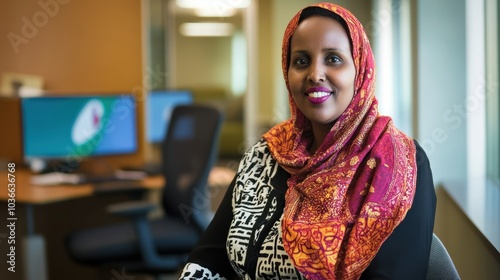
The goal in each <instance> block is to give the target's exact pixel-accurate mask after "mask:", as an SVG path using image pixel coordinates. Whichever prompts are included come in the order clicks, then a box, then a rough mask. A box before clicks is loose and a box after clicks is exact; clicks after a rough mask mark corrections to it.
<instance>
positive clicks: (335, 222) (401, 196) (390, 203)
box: [264, 3, 417, 279]
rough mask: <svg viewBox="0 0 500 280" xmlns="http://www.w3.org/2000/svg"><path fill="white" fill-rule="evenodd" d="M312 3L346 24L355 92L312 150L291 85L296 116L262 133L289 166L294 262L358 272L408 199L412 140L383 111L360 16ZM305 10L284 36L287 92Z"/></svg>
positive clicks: (318, 275) (338, 272) (314, 272)
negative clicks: (294, 42)
mask: <svg viewBox="0 0 500 280" xmlns="http://www.w3.org/2000/svg"><path fill="white" fill-rule="evenodd" d="M313 6H316V7H320V8H322V9H326V10H328V11H332V12H333V13H335V14H337V15H338V16H340V17H341V18H342V19H343V20H344V21H345V23H346V24H347V27H348V32H347V33H348V34H349V36H350V40H351V45H352V57H353V60H354V64H355V68H356V77H355V81H354V83H355V84H354V90H355V92H354V97H353V99H352V101H351V103H350V104H349V106H348V107H347V109H346V110H345V111H344V112H343V113H342V115H341V116H340V117H339V118H338V119H337V121H336V122H335V124H334V125H333V127H332V128H331V130H330V132H329V133H328V135H327V136H326V138H325V140H324V142H323V143H322V144H321V146H320V147H319V148H318V150H317V151H316V152H315V153H314V154H310V153H309V152H308V150H307V148H308V145H309V144H310V143H311V139H310V137H312V136H311V135H312V133H311V132H310V129H311V125H310V121H309V120H308V119H307V118H306V117H305V116H304V115H303V114H302V112H301V111H300V110H299V109H298V107H297V106H296V104H295V102H294V101H293V98H292V96H291V93H289V102H290V109H291V118H290V119H289V120H287V121H285V122H283V123H281V124H278V125H276V126H275V127H273V128H271V129H270V130H269V131H268V132H267V133H266V134H265V135H264V139H266V141H267V143H268V147H269V149H270V151H271V153H272V155H273V157H274V158H275V159H276V160H277V162H278V163H279V165H280V166H282V167H283V168H284V169H285V170H286V171H287V172H289V173H290V174H291V177H290V179H289V180H288V182H287V183H288V189H287V192H286V196H285V199H286V205H285V209H284V214H283V221H282V236H283V245H284V247H285V250H286V251H287V253H288V255H289V256H290V258H291V260H292V262H293V264H294V265H295V267H296V268H297V269H298V270H299V271H300V272H301V273H302V274H303V275H304V276H305V277H306V278H308V279H358V278H359V277H360V276H361V273H362V272H363V271H364V270H365V269H366V268H367V267H368V265H369V264H370V261H371V260H372V259H373V258H374V257H375V255H376V254H377V252H378V250H379V249H380V247H381V245H382V243H383V242H384V241H385V240H386V239H387V237H388V236H389V235H390V234H391V233H392V231H393V230H394V228H395V227H396V226H397V225H398V224H399V223H400V222H401V221H402V220H403V219H404V217H405V215H406V213H407V211H408V209H409V208H410V207H411V204H412V202H413V196H414V194H415V185H416V171H417V170H416V158H415V157H416V155H415V145H414V143H413V140H412V139H411V138H409V137H408V136H406V135H405V134H403V133H402V132H401V131H399V130H398V129H396V128H395V127H394V125H393V122H392V120H391V119H390V118H389V117H386V116H380V115H379V113H378V108H377V107H378V105H377V100H376V98H375V93H374V87H375V61H374V58H373V54H372V51H371V47H370V44H369V41H368V39H367V36H366V33H365V31H364V29H363V27H362V25H361V23H360V22H359V21H358V20H357V19H356V18H355V17H354V15H352V14H351V13H350V12H349V11H347V10H346V9H344V8H342V7H340V6H337V5H334V4H331V3H320V4H316V5H313ZM301 12H302V11H300V12H299V13H298V14H297V15H295V17H294V18H293V19H292V20H291V21H290V23H289V24H288V26H287V28H286V31H285V35H284V38H283V55H282V67H283V73H284V76H285V82H286V85H287V88H288V90H289V92H290V88H289V84H288V77H287V73H288V61H289V53H288V52H289V44H290V38H291V37H292V35H293V33H294V31H295V30H296V28H297V26H298V24H299V19H300V14H301ZM332 20H333V19H332Z"/></svg>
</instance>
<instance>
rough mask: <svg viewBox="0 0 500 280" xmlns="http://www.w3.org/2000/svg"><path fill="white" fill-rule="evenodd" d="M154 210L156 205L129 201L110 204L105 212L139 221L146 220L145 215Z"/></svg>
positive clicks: (147, 202)
mask: <svg viewBox="0 0 500 280" xmlns="http://www.w3.org/2000/svg"><path fill="white" fill-rule="evenodd" d="M154 208H156V205H155V204H153V203H151V202H149V201H130V202H122V203H116V204H112V205H110V206H108V207H107V211H108V213H110V214H112V215H115V216H121V217H127V218H131V219H138V218H139V219H140V218H146V216H147V214H148V213H149V212H150V211H151V210H153V209H154Z"/></svg>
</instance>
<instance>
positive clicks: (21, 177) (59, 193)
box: [0, 169, 165, 205]
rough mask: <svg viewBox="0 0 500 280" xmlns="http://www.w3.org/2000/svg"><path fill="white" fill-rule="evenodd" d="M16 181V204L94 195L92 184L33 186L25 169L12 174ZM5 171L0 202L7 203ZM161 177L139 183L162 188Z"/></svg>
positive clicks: (1, 177) (149, 178) (0, 176)
mask: <svg viewBox="0 0 500 280" xmlns="http://www.w3.org/2000/svg"><path fill="white" fill-rule="evenodd" d="M14 175H15V178H16V181H15V185H16V192H15V194H16V196H15V199H16V203H24V204H36V205H39V204H48V203H55V202H60V201H65V200H70V199H75V198H83V197H88V196H91V195H94V187H93V185H92V184H82V185H34V184H33V183H32V182H31V176H32V173H31V172H29V171H28V170H25V169H16V172H15V173H14ZM7 182H8V181H7V171H0V186H2V185H3V186H5V187H2V188H0V200H2V201H7V200H8V199H9V193H8V188H7ZM164 182H165V181H164V179H163V177H162V176H153V177H147V178H145V179H144V180H142V181H139V183H140V185H141V186H144V188H146V189H151V190H155V189H160V188H162V187H163V184H164Z"/></svg>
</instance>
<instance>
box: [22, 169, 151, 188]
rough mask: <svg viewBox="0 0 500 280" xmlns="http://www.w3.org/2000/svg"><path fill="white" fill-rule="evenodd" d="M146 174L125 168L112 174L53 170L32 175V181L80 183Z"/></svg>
mask: <svg viewBox="0 0 500 280" xmlns="http://www.w3.org/2000/svg"><path fill="white" fill-rule="evenodd" d="M146 176H147V173H146V172H142V171H124V170H117V171H115V172H114V173H111V174H86V173H62V172H51V173H46V174H39V175H34V176H32V177H31V182H32V183H33V184H35V185H62V184H70V185H79V184H95V183H105V182H116V181H122V182H123V181H139V180H142V179H144V178H146Z"/></svg>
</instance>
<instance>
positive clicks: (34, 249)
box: [0, 169, 165, 280]
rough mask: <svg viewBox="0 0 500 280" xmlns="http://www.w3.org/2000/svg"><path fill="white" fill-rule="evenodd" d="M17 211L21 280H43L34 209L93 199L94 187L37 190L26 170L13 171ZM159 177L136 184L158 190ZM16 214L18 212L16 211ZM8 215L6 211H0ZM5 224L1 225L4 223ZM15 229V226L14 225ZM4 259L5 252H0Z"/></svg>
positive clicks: (2, 176)
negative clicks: (21, 219) (21, 229)
mask: <svg viewBox="0 0 500 280" xmlns="http://www.w3.org/2000/svg"><path fill="white" fill-rule="evenodd" d="M14 175H15V178H16V182H15V185H16V188H15V189H16V191H15V202H16V208H18V207H20V205H21V204H22V205H23V206H24V207H25V208H26V221H25V224H26V228H27V234H26V236H25V237H24V240H23V242H24V243H23V244H24V246H23V248H24V250H23V252H22V259H23V262H24V276H25V277H24V278H25V279H27V280H46V279H48V276H47V268H46V267H47V264H46V262H45V260H46V257H45V256H46V254H45V242H44V238H43V236H40V235H36V234H35V230H34V213H33V206H34V205H44V204H50V203H57V202H63V201H67V200H71V199H77V198H85V197H90V196H93V195H94V187H93V185H91V184H82V185H50V186H40V185H34V184H32V183H31V176H32V173H31V172H29V171H28V170H23V169H16V171H15V173H14ZM7 176H8V175H7V171H0V201H8V199H9V198H10V197H9V192H8V188H7V182H8V181H7V180H8V177H7ZM164 182H165V181H164V179H163V177H162V176H154V177H147V178H145V179H144V180H142V181H140V182H139V183H140V184H141V186H143V187H144V188H145V189H147V190H156V189H160V188H162V187H163V185H164ZM16 210H17V209H16ZM0 211H5V212H7V209H0ZM3 222H4V221H2V223H3ZM16 225H17V226H19V225H18V223H16ZM0 253H1V254H2V255H3V254H4V253H5V255H6V254H7V253H8V252H0ZM19 256H20V254H19V252H17V253H16V261H19V260H18V259H17V258H19Z"/></svg>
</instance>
